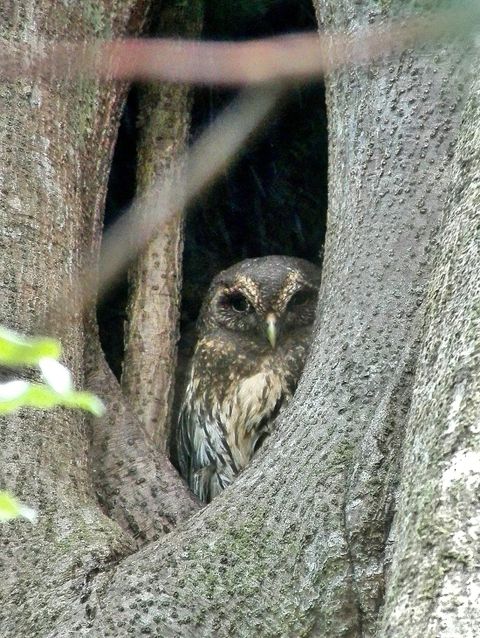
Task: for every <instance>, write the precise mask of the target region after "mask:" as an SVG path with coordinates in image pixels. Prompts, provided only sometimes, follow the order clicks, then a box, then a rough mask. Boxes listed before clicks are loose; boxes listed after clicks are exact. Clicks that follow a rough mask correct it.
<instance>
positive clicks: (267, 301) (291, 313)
mask: <svg viewBox="0 0 480 638" xmlns="http://www.w3.org/2000/svg"><path fill="white" fill-rule="evenodd" d="M319 285H320V269H319V268H318V267H317V266H314V265H313V264H311V263H310V262H308V261H305V260H303V259H297V258H294V257H285V256H278V255H272V256H269V257H259V258H257V259H246V260H245V261H242V262H240V263H238V264H235V265H234V266H232V267H230V268H228V269H227V270H224V271H222V272H221V273H219V274H218V275H217V276H216V277H215V278H214V280H213V281H212V283H211V285H210V289H209V292H208V295H207V298H206V300H205V303H204V304H203V306H202V310H201V315H200V320H201V323H202V324H203V325H204V326H205V327H206V328H207V329H215V328H224V329H227V330H231V331H234V332H235V333H237V334H239V333H243V334H245V335H246V336H248V338H249V339H251V340H253V341H254V342H256V343H258V344H259V345H261V344H263V345H267V346H268V344H270V346H271V347H272V348H275V347H276V345H277V343H279V344H280V343H281V342H282V339H286V338H287V337H288V336H291V335H292V334H294V333H296V332H297V331H298V330H303V331H304V330H305V328H306V327H308V326H310V325H311V324H312V323H313V320H314V317H315V307H316V302H317V295H318V287H319Z"/></svg>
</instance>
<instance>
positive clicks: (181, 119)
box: [122, 0, 202, 452]
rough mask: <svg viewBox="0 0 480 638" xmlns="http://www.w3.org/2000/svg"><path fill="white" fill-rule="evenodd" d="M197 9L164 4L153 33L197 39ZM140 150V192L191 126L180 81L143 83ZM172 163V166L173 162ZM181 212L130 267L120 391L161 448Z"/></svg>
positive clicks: (173, 353)
mask: <svg viewBox="0 0 480 638" xmlns="http://www.w3.org/2000/svg"><path fill="white" fill-rule="evenodd" d="M201 15H202V10H201V3H200V2H198V1H197V0H195V1H191V2H188V3H178V2H176V1H170V2H167V3H166V4H165V5H162V8H161V11H160V15H159V17H158V19H157V18H155V26H154V31H155V33H158V34H159V35H162V36H168V35H172V36H181V37H185V38H195V37H198V36H199V34H200V31H201V23H202V19H201ZM139 102H140V103H139V111H140V114H141V115H140V117H141V120H140V122H139V126H140V138H139V149H138V186H137V190H138V192H139V194H141V193H142V192H145V191H146V190H147V189H148V188H151V186H152V185H153V183H154V181H155V180H156V179H158V178H160V177H162V176H163V175H165V174H169V173H174V172H175V171H181V170H182V168H183V167H182V166H181V165H179V164H180V160H179V158H180V157H181V156H182V154H183V153H184V151H185V145H186V142H187V137H188V133H189V127H190V110H191V103H192V92H191V90H190V88H189V87H187V86H185V85H172V84H154V85H151V86H147V87H144V88H141V90H140V96H139ZM176 165H177V166H176ZM182 250H183V214H182V211H177V212H175V213H173V214H172V216H171V219H170V221H169V222H168V223H167V224H164V225H163V227H162V231H161V233H159V235H158V236H157V237H155V238H154V239H153V240H152V241H151V243H150V244H149V246H148V247H147V249H146V250H145V252H144V253H143V254H142V255H141V257H140V258H139V259H138V262H137V264H136V266H135V268H134V269H133V270H132V272H131V282H132V289H131V293H130V304H129V321H128V329H127V335H126V349H125V359H124V364H123V371H122V390H123V393H124V395H125V397H126V399H127V401H128V403H129V405H130V407H131V409H132V410H133V412H134V414H135V415H136V416H137V418H138V419H139V420H140V421H141V423H142V424H143V426H144V428H145V429H146V431H147V432H148V434H149V435H150V436H151V438H152V440H153V441H154V443H155V445H156V446H157V447H158V448H159V449H160V450H162V451H164V452H165V451H166V447H167V446H166V443H167V439H168V429H169V421H170V413H171V407H172V401H173V391H174V381H175V363H176V359H177V341H178V327H179V326H178V324H179V310H180V287H181V280H182V274H181V258H182Z"/></svg>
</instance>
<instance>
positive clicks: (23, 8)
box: [0, 0, 144, 636]
mask: <svg viewBox="0 0 480 638" xmlns="http://www.w3.org/2000/svg"><path fill="white" fill-rule="evenodd" d="M143 4H144V3H143V2H133V1H131V2H129V1H120V0H117V1H115V0H105V2H96V3H90V2H82V3H80V2H79V3H52V2H49V1H41V0H36V1H33V0H19V1H18V2H17V1H15V2H3V3H2V8H1V14H2V20H1V25H0V36H1V37H2V38H5V39H7V40H9V41H12V42H20V43H25V44H31V43H32V42H37V41H38V40H40V39H42V38H44V39H46V40H51V39H53V40H57V39H83V38H94V37H119V36H121V35H122V34H126V33H127V32H128V33H135V32H136V31H137V28H138V26H139V21H140V20H141V15H142V13H143V11H144V7H143ZM122 94H123V90H122V89H121V87H120V86H113V85H110V84H104V85H103V86H99V85H98V84H96V83H95V82H91V81H88V82H87V81H85V82H78V83H67V82H65V83H61V82H58V83H55V84H53V85H47V84H46V83H44V82H42V81H40V80H37V81H31V82H26V81H22V82H12V83H8V84H2V85H1V87H0V188H1V198H0V216H1V222H0V227H1V234H0V242H1V249H0V262H1V263H0V272H1V280H0V296H1V299H2V304H1V308H0V323H1V324H4V325H8V326H11V327H14V328H17V329H19V330H21V331H22V332H26V333H33V334H34V333H35V332H37V331H38V330H40V329H43V328H44V326H45V317H46V314H47V308H48V306H49V304H51V303H52V301H53V300H55V299H56V298H60V296H61V295H60V292H61V291H65V289H66V288H67V287H68V286H69V285H70V284H71V282H72V277H73V275H74V273H75V272H76V270H77V269H78V268H79V267H80V266H81V262H82V259H83V258H84V257H85V256H86V255H87V256H88V255H90V254H91V245H92V237H93V236H94V235H95V233H96V232H98V230H99V220H100V214H101V211H102V208H103V204H104V197H105V188H106V181H107V176H108V167H109V163H110V157H111V152H112V146H113V141H114V138H115V133H116V124H117V121H118V111H119V107H120V101H121V98H122ZM62 296H63V297H64V298H65V295H62ZM63 310H64V309H63ZM69 319H70V320H69V321H68V322H66V321H63V322H62V323H59V324H56V325H53V326H51V330H52V333H54V334H55V336H58V337H60V338H61V339H62V341H63V343H64V345H65V355H64V358H63V361H64V362H66V363H67V364H68V365H69V366H70V367H71V368H72V370H73V372H74V376H75V382H76V383H77V384H78V385H79V386H81V385H83V384H84V379H83V345H84V335H83V328H82V322H81V318H80V317H78V316H77V317H70V318H69ZM0 450H1V452H0V454H1V462H0V468H1V469H0V472H1V485H2V489H3V488H7V489H9V490H11V491H12V492H13V493H14V494H16V495H18V497H19V498H22V499H23V500H24V501H25V502H27V503H29V504H30V505H31V506H34V507H35V508H36V509H37V510H38V512H39V514H40V518H39V522H38V524H37V525H36V526H35V527H32V526H31V525H29V524H27V523H25V522H24V521H14V522H12V523H10V524H8V525H2V526H1V527H0V534H1V545H2V548H3V550H2V557H1V560H2V576H1V578H0V600H1V601H2V604H1V605H0V626H1V627H2V629H1V633H2V635H4V636H46V635H48V632H49V629H50V628H51V627H52V626H53V625H54V624H55V623H56V622H58V621H59V620H60V619H61V618H62V617H63V616H64V615H65V614H66V613H67V612H68V613H71V611H72V609H74V608H77V607H78V608H80V609H82V614H84V613H87V612H86V609H87V605H88V603H87V599H88V581H89V576H88V574H89V573H90V572H91V570H93V571H95V570H96V569H98V568H99V566H100V565H104V564H105V563H106V562H108V561H109V560H111V559H112V558H113V557H115V556H118V555H119V554H120V553H122V554H124V553H125V552H128V551H129V548H130V547H131V543H130V541H129V539H128V538H127V537H126V536H125V534H124V533H123V532H122V530H121V529H120V528H119V527H118V526H117V525H115V524H114V523H112V521H110V520H109V519H108V518H107V517H106V516H105V515H104V514H103V513H102V511H101V510H100V508H99V507H98V504H97V502H96V498H95V495H94V491H93V488H92V483H91V480H90V476H89V467H88V461H87V459H88V436H87V430H86V427H85V422H84V417H83V416H82V415H81V414H80V413H78V412H73V411H68V410H55V411H54V412H48V413H41V412H36V411H32V410H25V411H21V412H20V413H18V414H15V415H14V416H11V417H8V418H2V419H1V425H0Z"/></svg>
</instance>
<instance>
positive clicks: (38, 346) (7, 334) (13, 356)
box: [0, 326, 62, 366]
mask: <svg viewBox="0 0 480 638" xmlns="http://www.w3.org/2000/svg"><path fill="white" fill-rule="evenodd" d="M61 351H62V348H61V346H60V343H59V342H58V341H57V340H56V339H50V338H49V337H24V336H23V335H21V334H19V333H17V332H14V331H13V330H8V329H7V328H4V327H1V326H0V364H1V365H7V366H35V365H37V364H38V363H39V361H40V359H44V358H49V359H58V358H59V357H60V354H61Z"/></svg>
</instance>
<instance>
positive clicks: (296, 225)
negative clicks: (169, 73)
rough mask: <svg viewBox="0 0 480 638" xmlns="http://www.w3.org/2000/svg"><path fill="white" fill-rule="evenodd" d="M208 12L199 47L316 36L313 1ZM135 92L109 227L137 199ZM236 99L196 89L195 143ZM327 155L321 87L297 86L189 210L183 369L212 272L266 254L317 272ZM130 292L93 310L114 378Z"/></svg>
mask: <svg viewBox="0 0 480 638" xmlns="http://www.w3.org/2000/svg"><path fill="white" fill-rule="evenodd" d="M205 5H206V7H205V21H204V31H203V37H204V38H205V39H229V40H241V39H248V38H256V37H264V36H271V35H278V34H281V33H289V32H292V31H306V30H312V29H315V28H316V23H315V15H314V11H313V7H312V5H311V1H310V0H308V1H307V0H302V1H301V2H298V0H255V1H254V2H252V1H251V0H248V1H245V2H243V1H242V2H239V3H234V5H232V3H231V2H227V0H213V1H212V2H207V3H205ZM232 12H233V14H232ZM132 93H133V94H131V95H130V96H129V99H128V100H127V104H126V107H125V110H124V113H123V117H122V122H121V126H120V130H119V135H118V141H117V146H116V148H115V154H114V158H113V162H112V170H111V175H110V181H109V189H108V195H107V207H106V215H105V225H106V227H108V225H109V224H110V223H112V221H114V220H115V219H116V218H117V217H118V216H119V215H120V214H121V212H122V210H123V209H124V208H125V206H127V205H128V204H129V203H130V201H131V199H132V197H133V195H134V193H135V167H136V127H135V123H136V118H137V102H136V98H135V92H134V91H133V92H132ZM235 93H236V92H235V91H225V90H218V89H210V88H201V89H196V90H195V97H194V106H193V112H192V132H191V139H192V141H194V140H195V139H196V138H197V137H198V136H199V134H200V133H201V132H202V131H203V130H204V129H205V128H206V127H207V126H208V125H209V124H210V123H211V122H212V121H213V120H214V119H215V117H216V116H217V115H218V113H219V112H221V110H222V109H223V108H224V107H225V106H226V105H227V104H228V103H229V102H230V101H231V100H232V99H233V98H234V96H235ZM327 146H328V140H327V118H326V107H325V93H324V87H323V85H322V84H321V83H315V84H309V85H305V86H296V87H294V88H292V90H291V92H290V95H289V97H288V99H287V100H286V101H285V103H284V104H283V107H282V108H281V109H279V110H278V111H277V112H276V113H275V114H274V115H273V116H271V117H270V119H269V121H268V122H267V124H266V126H265V127H264V129H263V130H262V131H261V132H260V133H259V134H258V135H257V136H256V137H255V139H254V140H253V141H252V142H251V143H250V144H248V146H247V147H245V149H244V150H243V152H242V154H241V156H240V157H239V158H238V160H237V161H236V163H235V164H234V165H233V166H231V167H230V168H229V169H228V170H227V171H226V172H225V173H224V174H223V175H222V176H221V177H220V178H219V179H218V180H217V182H216V183H215V185H214V186H213V187H212V188H210V189H209V191H208V192H207V193H205V194H204V195H203V196H202V197H201V198H200V199H199V200H197V201H196V202H195V204H194V205H193V206H191V207H190V208H189V210H187V211H186V225H185V248H184V258H183V271H184V281H183V291H182V321H181V334H182V339H181V343H180V364H181V362H182V359H183V360H186V359H187V358H188V353H189V349H190V345H191V340H190V338H189V335H191V328H192V327H193V325H194V322H195V320H196V318H197V315H198V311H199V308H200V304H201V300H202V298H203V296H204V294H205V291H206V289H207V288H208V285H209V283H210V281H211V280H212V278H213V277H214V275H215V274H216V273H217V272H218V271H220V270H222V269H224V268H227V267H228V266H230V265H232V264H234V263H235V262H237V261H240V260H242V259H245V258H247V257H258V256H263V255H270V254H283V255H292V256H297V257H303V258H304V259H308V260H310V261H313V262H316V263H319V261H320V254H321V247H322V244H323V239H324V235H325V226H326V208H327ZM127 291H128V286H127V283H126V278H125V281H124V282H123V283H122V284H121V285H119V286H118V287H117V288H116V289H115V290H114V291H112V293H111V294H110V295H108V297H107V298H106V299H105V300H104V301H103V302H102V304H101V305H100V307H99V310H98V318H99V324H100V338H101V342H102V346H103V348H104V350H105V354H106V357H107V360H108V362H109V364H110V366H111V367H112V369H113V371H114V373H115V374H116V375H117V377H119V376H120V374H121V365H122V359H123V326H124V321H125V319H126V303H127V297H128V294H127ZM180 368H182V365H180Z"/></svg>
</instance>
